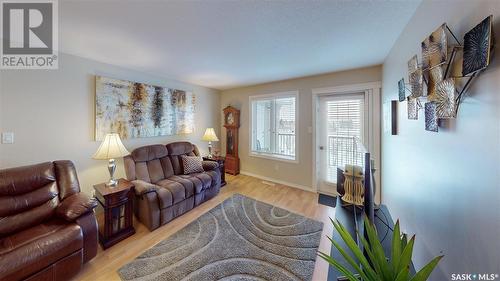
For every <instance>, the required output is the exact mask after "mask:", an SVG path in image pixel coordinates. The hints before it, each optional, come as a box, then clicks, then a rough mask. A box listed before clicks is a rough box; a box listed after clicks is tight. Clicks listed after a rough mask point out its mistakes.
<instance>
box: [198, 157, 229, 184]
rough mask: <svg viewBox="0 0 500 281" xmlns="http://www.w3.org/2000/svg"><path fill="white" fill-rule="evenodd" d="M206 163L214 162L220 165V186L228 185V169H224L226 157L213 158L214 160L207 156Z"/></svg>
mask: <svg viewBox="0 0 500 281" xmlns="http://www.w3.org/2000/svg"><path fill="white" fill-rule="evenodd" d="M203 160H204V161H214V162H217V164H219V167H220V186H221V187H222V186H224V185H226V168H225V167H224V160H225V159H224V157H222V156H213V157H212V158H208V157H206V156H204V157H203Z"/></svg>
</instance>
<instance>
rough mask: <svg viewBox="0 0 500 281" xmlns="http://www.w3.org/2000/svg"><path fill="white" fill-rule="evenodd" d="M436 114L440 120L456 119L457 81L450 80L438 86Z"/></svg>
mask: <svg viewBox="0 0 500 281" xmlns="http://www.w3.org/2000/svg"><path fill="white" fill-rule="evenodd" d="M434 101H435V102H436V114H437V117H438V118H455V108H456V103H455V80H454V79H453V78H448V79H446V80H443V81H441V82H439V83H438V84H437V85H436V94H435V100H434Z"/></svg>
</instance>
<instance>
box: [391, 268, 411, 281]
mask: <svg viewBox="0 0 500 281" xmlns="http://www.w3.org/2000/svg"><path fill="white" fill-rule="evenodd" d="M409 274H410V268H409V267H407V268H405V269H403V270H401V271H400V272H399V273H398V275H397V276H396V279H395V280H394V281H408V276H409Z"/></svg>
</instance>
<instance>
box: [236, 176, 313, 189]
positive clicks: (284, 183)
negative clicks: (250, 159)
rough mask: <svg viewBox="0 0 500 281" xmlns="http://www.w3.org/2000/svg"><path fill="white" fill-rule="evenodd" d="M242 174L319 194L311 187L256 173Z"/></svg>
mask: <svg viewBox="0 0 500 281" xmlns="http://www.w3.org/2000/svg"><path fill="white" fill-rule="evenodd" d="M240 174H242V175H246V176H250V177H254V178H258V179H261V180H265V181H270V182H275V183H278V184H282V185H286V186H290V187H293V188H298V189H302V190H305V191H309V192H314V193H317V191H316V190H313V189H312V187H310V186H305V185H301V184H296V183H292V182H287V181H282V180H278V179H274V178H270V177H266V176H261V175H258V174H254V173H251V172H247V171H240Z"/></svg>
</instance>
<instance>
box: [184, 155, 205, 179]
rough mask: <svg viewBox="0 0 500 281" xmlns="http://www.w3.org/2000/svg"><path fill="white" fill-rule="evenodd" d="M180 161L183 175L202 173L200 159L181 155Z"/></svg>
mask: <svg viewBox="0 0 500 281" xmlns="http://www.w3.org/2000/svg"><path fill="white" fill-rule="evenodd" d="M181 159H182V167H183V168H184V175H189V174H193V173H201V172H203V165H202V161H203V159H201V157H198V156H186V155H181Z"/></svg>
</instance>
